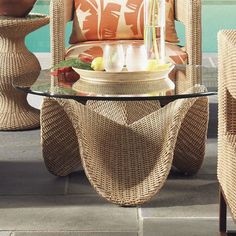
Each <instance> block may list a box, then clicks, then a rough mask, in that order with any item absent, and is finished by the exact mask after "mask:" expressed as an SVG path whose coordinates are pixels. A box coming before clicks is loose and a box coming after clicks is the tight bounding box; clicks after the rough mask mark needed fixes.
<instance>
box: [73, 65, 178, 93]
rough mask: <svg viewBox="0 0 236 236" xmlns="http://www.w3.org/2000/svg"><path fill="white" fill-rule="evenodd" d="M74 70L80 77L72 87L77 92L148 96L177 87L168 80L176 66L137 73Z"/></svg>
mask: <svg viewBox="0 0 236 236" xmlns="http://www.w3.org/2000/svg"><path fill="white" fill-rule="evenodd" d="M73 69H74V70H75V71H76V72H77V73H78V74H79V75H80V79H79V80H78V81H76V82H75V83H74V84H73V86H72V88H73V89H74V90H76V91H77V92H83V93H89V94H91V93H92V94H101V95H104V94H107V95H119V94H120V95H129V94H132V95H133V94H139V95H142V94H143V95H147V94H150V93H151V94H153V93H156V94H157V95H159V94H162V93H163V92H166V91H169V90H173V89H174V86H175V85H174V83H173V82H172V81H171V80H170V79H169V78H168V75H169V73H170V72H171V71H172V70H173V69H174V65H171V66H170V67H169V68H168V69H165V70H159V71H135V72H130V71H121V72H106V71H93V70H83V69H78V68H73Z"/></svg>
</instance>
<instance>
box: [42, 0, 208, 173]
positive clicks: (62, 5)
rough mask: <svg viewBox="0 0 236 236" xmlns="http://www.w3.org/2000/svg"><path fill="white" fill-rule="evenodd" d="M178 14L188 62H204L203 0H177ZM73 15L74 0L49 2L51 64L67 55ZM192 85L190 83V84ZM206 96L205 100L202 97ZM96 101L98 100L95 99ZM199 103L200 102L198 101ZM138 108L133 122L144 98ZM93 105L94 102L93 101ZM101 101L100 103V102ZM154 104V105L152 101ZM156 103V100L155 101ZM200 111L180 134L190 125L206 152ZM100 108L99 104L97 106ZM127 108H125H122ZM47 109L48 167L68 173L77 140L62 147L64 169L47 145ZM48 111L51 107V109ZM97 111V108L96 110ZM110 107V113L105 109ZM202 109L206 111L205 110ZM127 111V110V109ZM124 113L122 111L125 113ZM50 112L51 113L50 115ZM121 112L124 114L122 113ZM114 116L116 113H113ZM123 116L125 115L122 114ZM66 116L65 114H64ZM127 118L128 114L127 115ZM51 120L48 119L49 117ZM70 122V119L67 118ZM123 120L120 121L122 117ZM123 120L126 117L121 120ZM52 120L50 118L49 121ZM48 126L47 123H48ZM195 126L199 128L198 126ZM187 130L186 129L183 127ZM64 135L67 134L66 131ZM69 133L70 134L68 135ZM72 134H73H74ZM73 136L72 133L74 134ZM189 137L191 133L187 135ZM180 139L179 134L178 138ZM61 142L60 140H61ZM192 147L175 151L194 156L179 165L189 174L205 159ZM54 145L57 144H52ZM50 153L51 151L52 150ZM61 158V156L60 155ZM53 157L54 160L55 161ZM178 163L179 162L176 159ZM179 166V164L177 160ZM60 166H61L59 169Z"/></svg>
mask: <svg viewBox="0 0 236 236" xmlns="http://www.w3.org/2000/svg"><path fill="white" fill-rule="evenodd" d="M175 17H176V20H177V21H180V22H182V23H183V24H184V26H185V28H186V30H185V40H186V52H187V54H188V64H190V65H201V1H200V0H175ZM71 19H72V1H71V0H69V1H68V0H51V3H50V30H51V50H52V64H53V65H55V64H57V63H59V62H60V61H62V60H64V57H65V52H66V51H65V25H66V22H68V21H70V20H71ZM198 76H199V74H198V73H196V70H188V71H187V77H188V78H190V80H191V81H192V80H193V79H195V78H196V77H198ZM188 88H189V86H188ZM200 100H201V101H202V104H203V105H206V102H205V100H204V99H200ZM203 100H204V101H203ZM45 102H46V103H47V102H48V100H45ZM95 103H97V102H95ZM199 103H200V102H199ZM54 104H55V103H52V105H54ZM130 104H131V103H129V105H127V106H123V108H125V109H128V107H132V105H130ZM138 104H139V105H138V109H136V114H135V113H134V114H133V115H132V118H131V117H130V118H129V119H131V121H130V122H131V123H132V122H133V121H134V120H138V119H139V118H140V117H139V114H138V111H139V109H140V111H142V112H144V109H142V108H140V106H144V107H145V105H144V104H145V102H140V103H138ZM90 105H91V104H90ZM100 105H101V104H100ZM100 105H99V104H97V105H94V106H100ZM146 105H147V106H146V108H145V109H147V112H148V111H149V108H147V107H149V105H150V103H147V104H146ZM107 106H108V107H110V108H109V109H111V107H116V109H117V105H115V104H114V106H111V103H108V104H107ZM151 106H153V105H151ZM155 106H157V104H156V105H155ZM105 107H106V106H105V105H104V104H103V106H102V109H104V111H101V110H100V111H99V112H101V113H102V114H103V115H104V116H108V114H110V110H109V109H108V110H106V108H105ZM197 107H198V109H199V110H197V111H199V112H200V113H197V115H199V114H204V115H202V116H200V118H201V119H203V120H202V121H201V120H199V121H198V120H197V121H196V122H194V124H192V123H191V119H192V117H191V115H188V118H186V119H185V120H186V122H187V123H188V124H187V125H186V127H184V126H182V127H184V128H182V129H181V130H182V131H181V133H180V135H181V137H182V138H183V139H185V134H186V133H188V131H187V130H188V129H190V131H191V132H193V134H192V139H191V140H194V142H196V143H198V144H199V149H200V150H201V151H199V152H200V153H201V154H203V153H204V144H203V142H205V132H206V128H207V126H204V127H203V128H202V129H199V127H196V126H195V124H196V125H197V124H198V122H199V123H201V122H203V124H204V125H207V121H206V119H207V117H208V114H207V110H205V109H207V107H206V108H205V109H204V108H203V109H200V108H199V106H197ZM96 109H98V107H97V108H96ZM123 110H124V109H123ZM44 111H45V112H43V113H42V115H41V119H42V140H43V142H42V146H43V155H44V159H45V162H46V163H48V161H47V160H48V159H49V160H50V163H51V165H48V164H47V167H48V168H49V170H50V171H51V172H52V173H54V174H56V175H66V174H68V173H69V172H71V171H72V169H73V162H74V161H75V162H76V163H77V161H78V158H79V157H78V156H77V155H71V152H72V153H76V152H77V150H78V146H77V143H76V142H72V143H74V146H73V145H71V149H70V150H71V151H70V152H66V151H65V152H63V151H62V149H61V151H60V155H61V158H62V160H64V161H67V164H63V165H62V164H61V165H62V166H65V168H66V169H67V168H68V169H67V170H66V171H65V173H63V171H62V170H63V168H62V169H61V168H59V167H58V165H57V164H56V162H57V156H58V157H59V154H58V152H57V148H54V149H53V148H50V145H49V146H48V145H46V143H50V139H51V135H50V134H48V132H49V133H50V129H48V130H45V131H44V127H45V126H44V124H43V123H44V122H45V121H44V119H43V116H44V115H46V114H47V110H45V109H44ZM48 111H49V110H48ZM97 111H98V110H97ZM105 111H107V113H106V112H105ZM202 112H203V113H202ZM54 114H57V115H58V117H57V118H56V117H55V118H53V119H55V120H60V119H61V117H60V116H61V113H54ZM124 114H125V112H124ZM124 114H123V115H124ZM189 114H192V115H194V116H195V115H196V113H195V112H194V111H193V109H191V112H190V113H189ZM47 116H48V115H47ZM120 116H122V115H120ZM114 117H116V116H115V115H114ZM123 117H124V116H123ZM65 119H66V118H65ZM125 119H127V118H125ZM117 120H120V118H119V119H118V118H116V121H117ZM48 122H49V121H48ZM65 122H67V121H65ZM120 122H121V121H120ZM122 122H124V121H122ZM126 122H128V123H129V121H127V120H126ZM49 123H50V122H49ZM46 126H47V125H46ZM195 127H196V129H195ZM184 130H185V131H184ZM200 131H203V134H201V133H200ZM61 132H62V135H63V134H64V133H63V131H61ZM68 136H69V135H68ZM71 136H73V135H71ZM71 136H70V137H71ZM187 137H189V135H188V136H187ZM202 137H203V138H204V139H203V140H198V139H202ZM179 140H180V138H179ZM58 142H59V141H58ZM178 143H180V145H177V146H181V145H182V143H181V142H180V141H178ZM186 143H188V144H189V145H188V147H189V146H190V142H188V140H187V141H186ZM60 145H62V143H61V142H60ZM191 146H192V147H193V148H192V152H191V156H190V157H188V159H187V157H186V156H185V154H184V152H183V150H181V148H179V149H178V150H176V152H175V156H176V158H177V159H179V160H180V161H181V160H183V163H188V165H187V166H188V167H189V166H190V165H191V160H192V159H193V166H191V169H188V170H187V168H185V167H184V164H180V163H178V169H179V170H181V171H183V172H187V173H188V174H193V173H196V171H197V169H199V167H200V165H201V163H202V158H203V156H201V155H197V156H196V157H193V154H194V152H196V153H198V149H197V148H194V144H192V143H191ZM53 147H55V146H53ZM49 153H50V154H49ZM72 156H74V158H75V160H74V159H73V158H72ZM58 159H59V158H58ZM70 159H71V161H72V159H73V161H72V164H71V165H70V163H69V161H68V160H70ZM52 160H53V161H52ZM62 160H61V162H60V163H62V162H63V161H62ZM174 163H176V162H174ZM176 166H177V164H176ZM57 168H59V170H58V171H57Z"/></svg>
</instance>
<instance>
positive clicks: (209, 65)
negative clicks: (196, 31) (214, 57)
mask: <svg viewBox="0 0 236 236" xmlns="http://www.w3.org/2000/svg"><path fill="white" fill-rule="evenodd" d="M202 65H203V66H207V67H211V66H212V64H211V62H210V60H209V57H204V58H202Z"/></svg>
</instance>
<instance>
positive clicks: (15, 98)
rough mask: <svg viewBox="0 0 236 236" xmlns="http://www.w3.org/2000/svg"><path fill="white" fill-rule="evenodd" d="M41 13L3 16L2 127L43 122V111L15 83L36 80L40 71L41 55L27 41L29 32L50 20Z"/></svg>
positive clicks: (0, 51) (0, 43) (0, 58)
mask: <svg viewBox="0 0 236 236" xmlns="http://www.w3.org/2000/svg"><path fill="white" fill-rule="evenodd" d="M48 22H49V18H48V17H46V16H41V15H39V16H38V17H36V16H34V17H33V16H29V17H26V18H9V17H0V65H1V66H0V130H19V129H30V128H35V127H38V126H39V111H38V110H36V109H34V108H32V107H30V106H29V104H28V103H27V100H26V94H23V93H20V92H17V91H16V90H15V89H14V88H13V86H12V83H13V82H14V81H16V80H26V81H28V82H29V83H31V84H32V83H33V82H34V81H35V80H36V79H37V77H38V75H39V71H40V65H39V62H38V60H37V58H36V57H35V56H34V55H33V54H32V53H31V52H29V51H28V50H27V49H26V47H25V44H24V39H25V36H26V35H27V34H28V33H30V32H32V31H34V30H36V29H38V28H39V27H41V26H43V25H45V24H47V23H48Z"/></svg>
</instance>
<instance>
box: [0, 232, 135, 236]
mask: <svg viewBox="0 0 236 236" xmlns="http://www.w3.org/2000/svg"><path fill="white" fill-rule="evenodd" d="M0 236H1V234H0ZM13 236H138V233H135V232H15V233H14V234H13Z"/></svg>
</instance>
